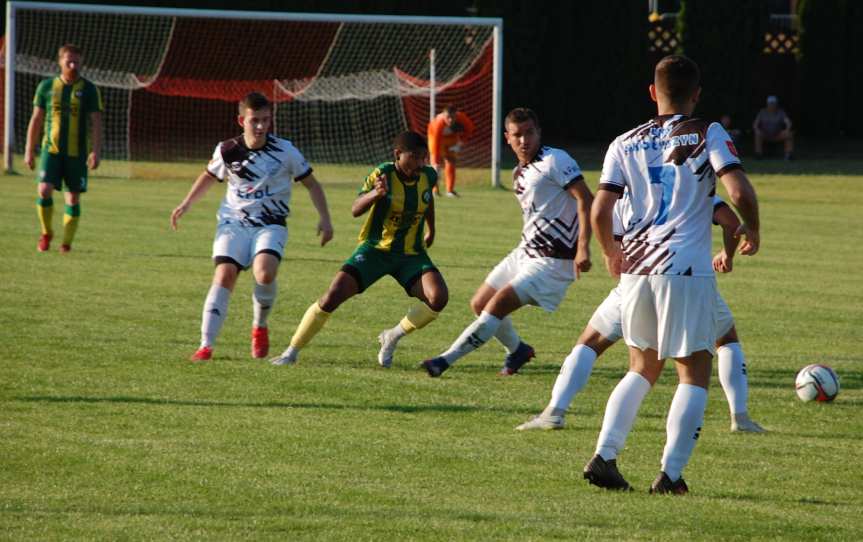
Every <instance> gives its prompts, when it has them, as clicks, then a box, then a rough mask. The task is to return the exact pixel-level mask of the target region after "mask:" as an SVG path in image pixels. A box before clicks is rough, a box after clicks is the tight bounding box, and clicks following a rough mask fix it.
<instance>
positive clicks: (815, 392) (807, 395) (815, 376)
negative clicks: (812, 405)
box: [794, 363, 839, 401]
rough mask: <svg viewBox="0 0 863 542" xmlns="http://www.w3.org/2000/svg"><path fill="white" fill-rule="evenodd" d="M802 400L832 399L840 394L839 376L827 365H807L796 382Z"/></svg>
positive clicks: (798, 374)
mask: <svg viewBox="0 0 863 542" xmlns="http://www.w3.org/2000/svg"><path fill="white" fill-rule="evenodd" d="M794 384H795V387H796V388H797V397H799V398H800V400H801V401H813V400H814V401H832V400H833V399H835V398H836V396H837V395H838V394H839V377H838V376H836V372H835V371H834V370H833V369H831V368H830V367H828V366H826V365H821V364H818V363H816V364H813V365H807V366H806V367H804V368H802V369H800V372H799V373H797V379H796V380H795V382H794Z"/></svg>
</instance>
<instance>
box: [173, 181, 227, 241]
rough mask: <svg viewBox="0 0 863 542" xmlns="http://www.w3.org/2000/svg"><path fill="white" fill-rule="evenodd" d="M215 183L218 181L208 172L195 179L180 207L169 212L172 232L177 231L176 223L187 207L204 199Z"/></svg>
mask: <svg viewBox="0 0 863 542" xmlns="http://www.w3.org/2000/svg"><path fill="white" fill-rule="evenodd" d="M216 182H218V179H216V178H215V177H213V175H212V174H210V172H209V171H204V172H203V173H201V174H200V175H199V176H198V178H197V179H195V183H194V184H193V185H192V188H190V189H189V193H188V194H186V197H185V198H183V201H182V202H180V205H177V207H175V208H174V210H173V211H172V212H171V227H172V228H173V229H174V231H176V230H177V223H178V222H179V220H180V217H181V216H183V215H184V214H186V211H188V210H189V207H191V206H192V204H193V203H195V202H196V201H198V200H199V199H201V198H202V197H204V194H206V193H207V190H209V189H210V187H211V186H213V184H214V183H216Z"/></svg>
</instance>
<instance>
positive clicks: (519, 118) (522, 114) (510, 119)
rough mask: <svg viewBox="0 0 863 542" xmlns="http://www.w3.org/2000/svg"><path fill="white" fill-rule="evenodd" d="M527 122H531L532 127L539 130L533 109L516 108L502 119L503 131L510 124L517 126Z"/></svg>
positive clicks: (537, 117) (537, 118) (536, 116)
mask: <svg viewBox="0 0 863 542" xmlns="http://www.w3.org/2000/svg"><path fill="white" fill-rule="evenodd" d="M529 120H532V121H533V124H534V126H536V127H537V128H539V116H538V115H537V114H536V112H535V111H534V110H533V109H530V108H527V107H516V108H515V109H513V110H512V111H510V112H509V113H507V114H506V118H504V119H503V129H504V130H506V127H507V125H508V124H510V123H513V124H518V123H521V122H527V121H529Z"/></svg>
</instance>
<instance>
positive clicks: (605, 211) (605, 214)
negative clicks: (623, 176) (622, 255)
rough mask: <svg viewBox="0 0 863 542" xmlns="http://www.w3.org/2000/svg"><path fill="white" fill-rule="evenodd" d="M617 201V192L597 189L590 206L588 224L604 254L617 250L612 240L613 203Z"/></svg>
mask: <svg viewBox="0 0 863 542" xmlns="http://www.w3.org/2000/svg"><path fill="white" fill-rule="evenodd" d="M616 202H617V194H616V193H614V192H612V191H610V190H599V191H598V192H597V193H596V198H595V199H594V200H593V203H592V205H591V206H590V224H591V226H592V227H593V234H594V236H596V240H597V241H598V242H599V246H600V247H601V248H602V253H603V254H604V255H606V256H608V255H611V254H614V253H616V252H618V251H619V249H618V247H617V244H616V243H615V242H614V225H613V218H612V217H613V215H614V204H615V203H616Z"/></svg>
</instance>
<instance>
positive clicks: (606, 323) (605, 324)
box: [587, 285, 623, 342]
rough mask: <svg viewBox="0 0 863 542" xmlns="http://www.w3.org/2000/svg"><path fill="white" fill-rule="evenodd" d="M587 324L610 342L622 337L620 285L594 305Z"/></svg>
mask: <svg viewBox="0 0 863 542" xmlns="http://www.w3.org/2000/svg"><path fill="white" fill-rule="evenodd" d="M587 325H589V326H590V327H592V328H593V329H595V330H596V331H598V332H599V334H600V335H602V336H603V337H605V338H606V339H608V340H609V341H611V342H616V341H619V340H620V339H621V338H622V337H623V328H622V327H621V325H620V285H617V286H616V287H615V288H614V289H613V290H612V291H610V292H608V297H606V298H605V299H604V300H603V301H602V303H600V304H599V306H598V307H596V310H595V311H593V316H591V317H590V321H589V322H588V323H587Z"/></svg>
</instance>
